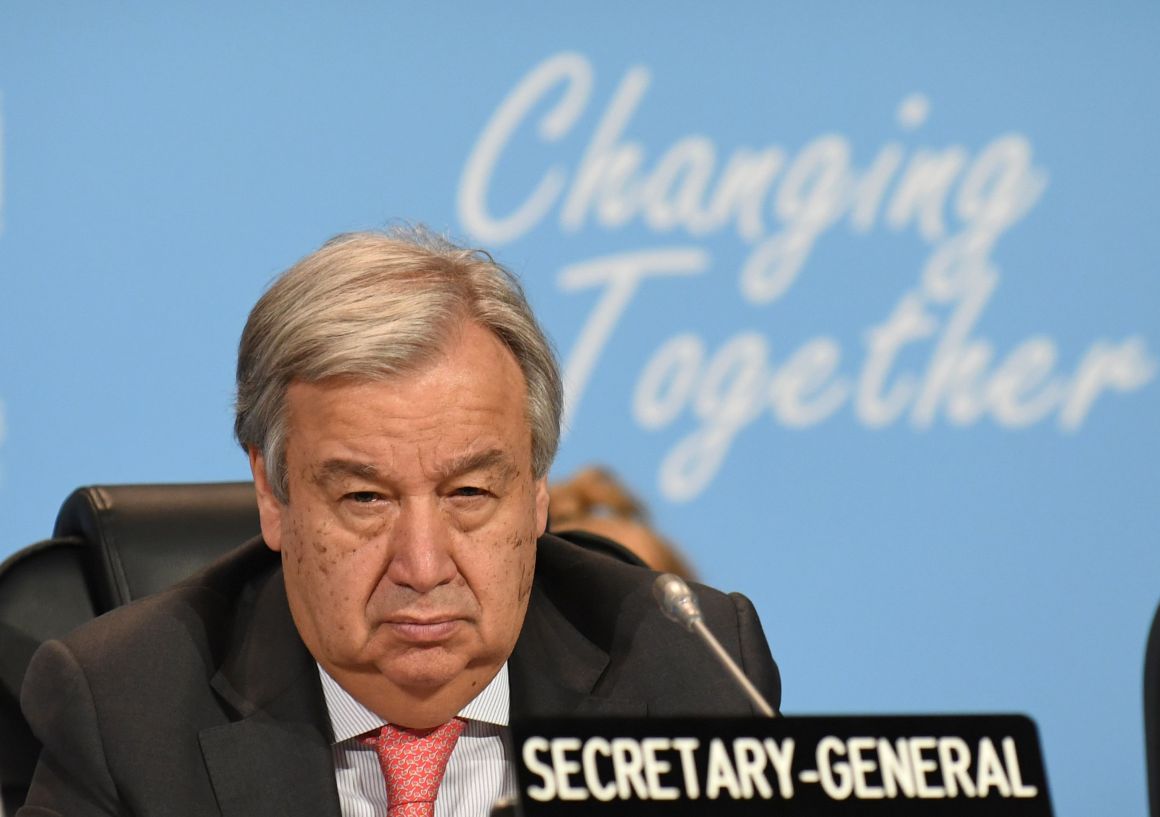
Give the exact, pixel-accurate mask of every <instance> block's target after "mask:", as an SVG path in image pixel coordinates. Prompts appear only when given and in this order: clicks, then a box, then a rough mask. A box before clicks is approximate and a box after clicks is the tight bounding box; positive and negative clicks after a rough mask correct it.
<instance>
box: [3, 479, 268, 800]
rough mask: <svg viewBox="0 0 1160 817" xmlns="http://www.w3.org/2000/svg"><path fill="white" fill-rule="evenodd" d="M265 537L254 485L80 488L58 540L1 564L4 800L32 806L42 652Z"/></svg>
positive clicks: (61, 517)
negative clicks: (28, 714)
mask: <svg viewBox="0 0 1160 817" xmlns="http://www.w3.org/2000/svg"><path fill="white" fill-rule="evenodd" d="M258 531H259V526H258V509H257V503H256V501H255V497H254V486H253V484H252V483H248V482H232V483H205V484H189V485H116V486H93V487H88V488H79V489H77V490H76V491H74V492H73V493H72V494H71V495H70V496H69V497H68V499H67V500H65V502H64V505H62V506H61V509H60V513H59V514H58V516H57V519H56V527H55V529H54V531H53V537H52V538H51V539H48V540H45V541H43V542H38V543H37V544H35V545H31V546H30V547H27V548H25V549H24V550H21V551H19V552H17V553H14V554H13V555H12V556H11V557H9V558H8V559H7V560H6V561H5V562H4V563H3V564H0V796H2V799H3V804H4V810H5V812H6V813H7V814H14V813H15V811H16V809H17V807H19V806H20V804H21V803H23V802H24V797H25V795H26V794H27V791H28V785H29V782H30V780H31V778H32V770H33V768H34V766H35V765H36V757H37V755H38V754H39V753H40V745H39V744H38V743H37V741H36V739H35V738H34V737H33V735H32V733H31V731H29V728H28V724H27V723H26V722H25V721H24V717H23V715H22V714H21V712H20V706H19V698H20V685H21V683H22V682H23V680H24V671H25V669H26V668H27V666H28V662H29V660H30V659H31V658H32V654H33V652H35V651H36V648H37V647H38V646H40V644H41V643H42V642H44V641H46V640H48V639H50V638H58V637H60V636H62V635H65V634H66V633H68V632H69V631H70V630H72V629H74V628H75V627H77V626H78V625H80V624H83V623H84V622H85V621H87V620H89V619H91V618H93V617H94V616H97V615H100V614H101V613H104V612H107V611H109V610H112V609H113V608H114V607H117V606H119V605H121V604H125V603H126V602H129V601H132V600H133V599H137V598H141V597H142V596H146V595H148V594H150V593H154V592H156V591H158V590H162V589H164V588H166V587H168V586H170V585H172V584H174V583H176V582H178V581H180V580H181V579H184V578H186V577H187V576H189V575H191V574H193V573H194V572H196V571H197V570H198V568H200V567H201V566H203V565H205V564H207V563H208V562H211V561H213V560H214V559H215V558H217V557H218V556H220V555H222V554H223V553H225V552H227V551H229V550H231V549H233V548H234V547H236V546H237V545H239V544H241V543H242V542H244V541H245V540H246V539H249V538H250V537H252V536H254V535H256V534H257V533H258Z"/></svg>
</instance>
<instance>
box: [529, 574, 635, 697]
mask: <svg viewBox="0 0 1160 817" xmlns="http://www.w3.org/2000/svg"><path fill="white" fill-rule="evenodd" d="M607 667H608V654H607V653H606V652H605V651H604V650H602V649H601V648H600V647H598V646H596V645H595V644H593V643H592V642H591V641H590V640H588V638H586V637H585V636H584V634H583V633H581V632H580V631H579V630H578V629H577V628H576V627H575V626H573V624H572V623H571V622H569V621H568V619H567V618H566V617H565V616H564V614H563V613H562V612H561V611H560V610H559V608H558V607H557V606H556V605H555V604H554V603H553V602H552V600H551V599H550V598H549V597H548V596H547V594H545V593H544V591H543V589H542V588H541V587H539V586H533V589H532V595H531V599H530V600H529V602H528V613H527V616H526V617H525V619H524V627H523V630H522V631H521V632H520V637H519V640H518V641H517V642H516V647H515V650H514V651H513V652H512V656H511V659H510V660H509V662H508V671H509V673H510V682H511V714H512V719H513V720H517V719H524V718H535V717H556V716H567V715H580V716H601V715H603V716H608V717H633V716H642V715H644V714H645V711H646V707H645V704H644V702H643V701H637V700H631V699H625V698H614V697H606V696H602V695H598V694H596V687H597V684H598V683H599V681H600V679H601V677H602V676H603V675H604V672H605V670H606V668H607Z"/></svg>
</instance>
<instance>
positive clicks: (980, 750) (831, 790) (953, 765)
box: [798, 736, 1039, 800]
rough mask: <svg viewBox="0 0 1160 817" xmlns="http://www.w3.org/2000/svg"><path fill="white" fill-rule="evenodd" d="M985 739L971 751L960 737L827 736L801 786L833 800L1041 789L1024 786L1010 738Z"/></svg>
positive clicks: (1021, 794)
mask: <svg viewBox="0 0 1160 817" xmlns="http://www.w3.org/2000/svg"><path fill="white" fill-rule="evenodd" d="M1000 743H1001V745H1002V747H1003V751H1002V756H1000V753H999V752H998V751H997V750H996V748H995V744H994V742H993V741H992V740H991V738H989V737H984V738H982V739H981V740H980V741H979V742H978V745H977V746H976V747H975V750H974V751H972V747H971V745H970V744H968V743H967V741H965V740H963V739H962V738H959V737H953V736H952V737H940V738H935V737H921V736H919V737H911V738H898V739H897V740H896V741H895V742H894V743H893V744H892V743H891V742H890V741H888V740H886V739H885V738H874V737H869V736H867V737H851V738H846V739H842V738H837V737H833V736H827V737H824V738H822V739H821V740H820V741H818V745H817V750H816V753H815V761H816V764H817V766H816V769H805V770H803V771H801V772H799V775H798V779H799V780H800V781H802V782H810V783H812V782H815V781H816V782H818V783H819V784H820V785H821V788H822V790H823V791H824V792H825V793H826V796H828V797H830V798H831V799H833V800H847V799H849V798H851V797H853V798H855V799H857V800H880V799H883V798H886V799H895V798H897V797H899V796H901V797H904V798H907V799H910V798H916V799H919V800H942V799H944V798H956V797H968V798H976V797H987V796H988V795H989V794H991V793H992V792H996V793H998V795H999V796H1000V797H1004V798H1012V797H1013V798H1033V797H1036V796H1038V794H1039V788H1038V787H1037V786H1033V785H1028V784H1025V783H1024V782H1023V772H1022V769H1021V768H1020V765H1019V755H1018V751H1017V749H1016V746H1015V740H1014V738H1010V737H1005V738H1003V739H1002V741H1001V742H1000Z"/></svg>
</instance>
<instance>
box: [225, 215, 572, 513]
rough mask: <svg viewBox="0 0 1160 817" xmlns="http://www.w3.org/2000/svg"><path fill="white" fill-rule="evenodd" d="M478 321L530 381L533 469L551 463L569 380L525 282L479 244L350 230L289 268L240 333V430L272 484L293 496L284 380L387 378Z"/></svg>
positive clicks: (408, 232)
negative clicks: (530, 301) (463, 326)
mask: <svg viewBox="0 0 1160 817" xmlns="http://www.w3.org/2000/svg"><path fill="white" fill-rule="evenodd" d="M464 319H466V320H472V321H475V322H476V323H478V324H479V325H481V326H482V327H484V328H485V329H488V330H490V331H491V332H492V333H493V334H494V335H495V336H496V337H497V338H498V339H499V340H500V341H501V342H502V343H503V344H504V345H505V346H506V347H507V348H508V349H509V350H510V351H511V353H512V355H513V356H514V357H515V359H516V362H517V363H518V364H519V367H520V370H521V371H522V372H523V375H524V382H525V384H526V386H527V395H526V399H527V408H526V415H527V419H528V425H529V426H530V429H531V435H532V469H533V471H534V473H535V476H536V478H539V477H542V476H544V475H546V474H547V473H548V469H549V468H550V467H551V464H552V460H553V458H554V457H555V456H556V446H557V443H558V442H559V437H560V412H561V407H562V404H563V387H562V385H561V382H560V373H559V369H558V367H557V364H556V358H555V355H554V354H553V352H552V346H551V343H550V342H549V341H548V339H547V337H546V336H545V335H544V332H543V330H542V329H541V328H540V326H539V324H538V323H537V322H536V318H535V316H534V315H533V314H532V310H531V307H530V306H529V305H528V302H527V299H526V298H525V296H524V292H523V289H522V288H521V287H520V284H519V282H518V281H517V280H516V278H515V276H513V275H512V274H511V273H510V272H508V271H507V270H506V269H504V268H503V267H502V266H500V265H499V264H498V263H496V262H495V260H494V259H492V257H491V256H490V255H488V254H487V253H486V252H484V251H482V250H472V249H466V248H464V247H460V246H457V245H455V244H453V243H451V242H450V241H448V240H447V239H445V238H443V237H441V236H438V235H435V234H433V233H431V232H429V231H427V230H425V229H422V228H397V229H393V230H391V231H389V232H386V233H370V232H368V233H348V234H345V235H340V236H337V237H335V238H333V239H331V240H330V241H328V242H327V243H326V244H324V245H323V246H322V248H321V249H319V250H318V251H316V252H314V253H312V254H310V255H308V256H306V257H305V258H303V259H302V260H301V261H299V262H298V263H297V264H295V265H294V266H293V267H291V268H290V269H289V270H287V271H286V272H284V273H283V274H282V275H281V276H279V277H278V279H277V280H275V282H274V283H273V284H272V285H271V286H270V288H269V289H268V290H267V291H266V292H265V294H264V295H262V297H261V298H260V299H259V300H258V303H257V304H256V305H255V306H254V308H253V310H252V311H251V312H250V317H249V319H248V320H247V321H246V328H245V329H244V330H243V331H242V339H241V342H240V343H239V344H238V371H237V403H236V414H235V420H234V434H235V436H236V437H237V440H238V442H239V443H240V444H241V445H242V447H243V448H245V449H247V450H248V449H250V448H251V447H254V448H257V450H259V451H261V452H262V455H263V457H264V459H265V461H266V467H267V469H269V470H268V472H267V476H268V478H269V480H270V485H271V486H272V488H273V491H274V494H275V495H276V496H277V497H278V499H279V500H280V501H282V502H286V501H287V500H288V497H289V491H288V480H287V475H286V453H285V436H286V419H285V402H286V390H287V389H288V388H289V386H290V384H291V383H292V382H294V381H302V382H308V383H312V382H317V381H319V380H322V379H324V378H328V377H333V376H336V375H353V376H356V377H364V378H371V379H380V380H381V379H385V378H390V377H394V376H397V375H400V374H406V373H409V372H414V371H417V370H419V369H421V368H422V367H423V366H424V364H427V363H429V362H431V361H433V360H434V359H435V357H436V356H437V354H438V353H439V352H440V350H441V349H442V348H443V347H444V345H445V344H446V342H447V341H448V339H449V337H450V336H451V334H452V332H453V331H454V329H455V328H456V326H457V325H458V324H459V323H460V322H461V321H463V320H464Z"/></svg>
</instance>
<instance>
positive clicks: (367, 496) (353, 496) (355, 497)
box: [343, 491, 382, 505]
mask: <svg viewBox="0 0 1160 817" xmlns="http://www.w3.org/2000/svg"><path fill="white" fill-rule="evenodd" d="M381 498H382V494H379V493H376V492H375V491H351V492H350V493H349V494H346V495H344V496H343V499H346V500H349V501H351V502H353V503H355V504H356V505H369V504H371V503H372V502H376V501H378V500H379V499H381Z"/></svg>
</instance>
